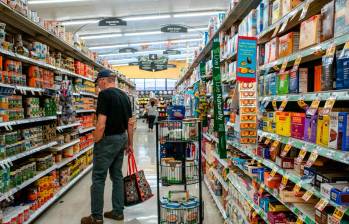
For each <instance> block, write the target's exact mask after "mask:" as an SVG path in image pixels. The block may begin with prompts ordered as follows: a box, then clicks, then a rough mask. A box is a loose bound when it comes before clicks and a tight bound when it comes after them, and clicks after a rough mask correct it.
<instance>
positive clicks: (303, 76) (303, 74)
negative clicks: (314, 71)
mask: <svg viewBox="0 0 349 224" xmlns="http://www.w3.org/2000/svg"><path fill="white" fill-rule="evenodd" d="M298 80H299V84H298V88H299V89H298V92H299V93H307V92H308V68H299V70H298Z"/></svg>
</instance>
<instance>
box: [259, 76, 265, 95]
mask: <svg viewBox="0 0 349 224" xmlns="http://www.w3.org/2000/svg"><path fill="white" fill-rule="evenodd" d="M264 77H265V76H260V77H259V80H258V85H259V88H258V94H259V95H260V96H264V95H265V92H264Z"/></svg>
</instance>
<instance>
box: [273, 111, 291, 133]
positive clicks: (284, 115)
mask: <svg viewBox="0 0 349 224" xmlns="http://www.w3.org/2000/svg"><path fill="white" fill-rule="evenodd" d="M275 122H276V134H278V135H282V136H288V137H290V136H291V113H289V112H276V119H275Z"/></svg>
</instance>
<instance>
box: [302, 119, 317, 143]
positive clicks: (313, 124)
mask: <svg viewBox="0 0 349 224" xmlns="http://www.w3.org/2000/svg"><path fill="white" fill-rule="evenodd" d="M317 117H318V116H317V115H314V116H310V115H306V117H305V123H304V141H307V142H312V143H316V132H317Z"/></svg>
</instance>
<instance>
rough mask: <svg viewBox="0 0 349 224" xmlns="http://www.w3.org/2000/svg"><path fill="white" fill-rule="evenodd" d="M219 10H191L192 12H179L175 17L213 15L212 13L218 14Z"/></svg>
mask: <svg viewBox="0 0 349 224" xmlns="http://www.w3.org/2000/svg"><path fill="white" fill-rule="evenodd" d="M218 13H222V12H218V11H211V12H190V13H178V14H174V15H173V17H174V18H184V17H198V16H212V15H217V14H218Z"/></svg>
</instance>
